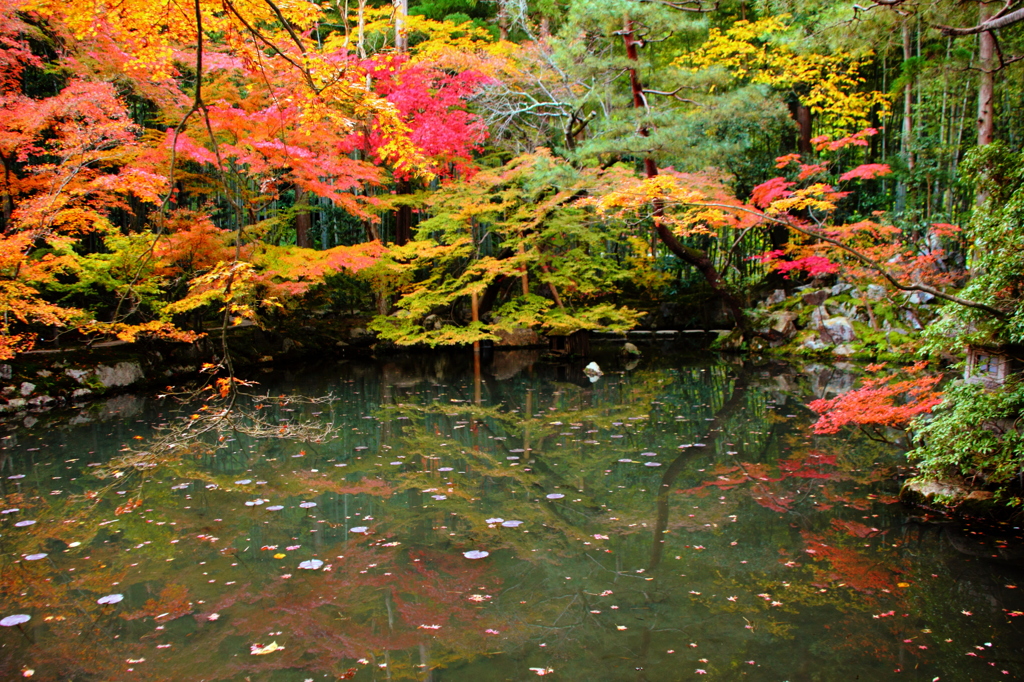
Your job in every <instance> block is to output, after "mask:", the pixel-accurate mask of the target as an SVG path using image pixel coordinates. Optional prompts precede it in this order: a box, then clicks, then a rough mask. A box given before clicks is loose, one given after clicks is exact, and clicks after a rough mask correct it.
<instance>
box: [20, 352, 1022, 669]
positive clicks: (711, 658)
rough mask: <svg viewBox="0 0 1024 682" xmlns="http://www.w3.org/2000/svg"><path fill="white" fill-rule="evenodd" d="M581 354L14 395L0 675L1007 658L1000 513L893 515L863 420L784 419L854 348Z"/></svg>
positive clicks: (885, 461) (889, 481)
mask: <svg viewBox="0 0 1024 682" xmlns="http://www.w3.org/2000/svg"><path fill="white" fill-rule="evenodd" d="M599 362H600V365H601V367H602V369H603V371H604V372H605V375H604V376H603V377H602V378H601V379H600V381H598V382H596V383H591V382H590V381H589V380H588V378H587V376H586V375H585V374H584V373H583V365H582V363H580V364H579V365H578V366H570V365H546V364H542V363H541V362H540V360H539V358H538V357H537V356H535V355H532V354H529V353H520V354H496V355H495V357H494V358H493V359H492V360H491V361H490V362H487V361H485V362H484V363H483V365H482V366H481V367H480V371H479V372H474V371H473V366H472V359H471V357H466V356H457V355H441V354H438V355H436V356H420V357H410V358H400V357H396V358H392V359H390V360H389V361H387V362H382V363H380V364H369V363H364V364H357V363H352V364H349V365H343V366H340V367H338V368H335V369H333V370H331V371H325V370H324V369H323V368H317V369H316V370H307V371H294V372H290V373H288V374H287V375H284V376H276V377H270V378H269V381H267V385H268V386H269V387H272V389H271V390H270V391H269V392H270V394H271V395H272V396H284V397H283V398H282V397H276V398H274V397H264V398H262V399H253V400H251V401H246V402H243V403H240V404H239V405H238V408H239V409H238V410H237V411H236V412H234V413H233V415H235V416H237V415H241V414H243V413H245V414H249V415H250V416H251V418H250V419H246V420H239V419H235V418H234V417H232V418H231V419H226V418H224V419H222V418H220V417H219V415H221V414H222V413H221V412H220V411H219V410H221V409H222V405H220V404H219V403H218V402H217V401H211V402H210V403H208V404H207V405H206V406H205V409H204V406H202V405H190V406H187V409H186V408H185V407H184V406H176V405H174V404H173V403H171V402H169V401H167V400H164V401H159V400H152V399H149V400H142V399H127V398H126V399H123V400H122V401H121V402H119V403H115V404H112V405H106V406H91V407H89V408H87V409H86V410H84V411H81V412H79V413H77V414H72V415H70V416H65V417H63V418H61V417H60V416H58V415H39V416H37V417H36V418H37V419H39V420H40V421H39V423H37V424H35V425H33V426H32V428H31V429H28V428H25V427H24V425H20V426H18V425H15V426H14V427H13V428H12V430H11V431H9V432H8V433H7V435H6V437H5V438H4V441H3V443H4V446H3V448H4V449H3V450H2V451H0V452H2V462H3V463H2V468H0V470H2V471H3V478H2V479H0V492H2V493H3V496H4V510H6V511H5V513H3V514H0V552H2V555H3V566H2V569H0V570H2V573H0V576H2V579H0V586H2V595H3V596H2V604H3V611H2V612H0V618H2V617H4V616H8V615H15V614H25V615H29V616H31V619H30V620H29V621H27V622H24V623H19V624H17V626H12V627H4V628H2V629H0V643H2V644H3V646H4V648H5V656H4V657H3V660H2V661H0V676H2V678H3V679H12V680H13V679H17V678H19V677H20V676H22V675H23V674H24V673H25V672H26V671H28V670H32V671H33V677H34V679H45V680H50V679H52V680H66V679H140V680H184V679H188V680H193V679H206V680H244V679H249V680H307V679H381V680H384V679H387V680H401V679H409V680H436V681H439V680H443V679H460V680H461V679H473V680H477V679H479V680H489V679H494V680H499V679H500V680H506V679H528V678H532V677H534V676H536V675H544V676H548V675H550V676H554V677H560V678H561V679H587V680H621V679H636V680H652V681H653V680H666V679H686V678H689V677H691V676H693V677H698V676H701V675H705V674H706V675H709V676H716V675H717V676H718V677H721V678H725V679H739V678H741V677H745V678H750V679H791V680H796V679H806V680H817V679H820V680H832V679H836V680H838V679H843V680H845V679H855V678H856V677H857V676H858V675H860V676H861V679H880V678H887V677H889V676H894V675H896V671H900V672H899V676H900V677H901V678H906V677H909V678H910V679H920V680H926V679H927V680H931V679H933V678H934V677H937V676H938V677H941V678H942V679H965V680H966V679H1004V678H1013V677H1014V676H1018V675H1020V674H1021V672H1022V666H1021V660H1020V658H1021V655H1020V653H1019V647H1016V646H1015V644H1014V642H1015V640H1014V637H1015V636H1017V635H1018V634H1019V633H1018V628H1019V625H1018V623H1020V622H1024V621H1021V617H1022V613H1021V609H1022V608H1024V604H1022V599H1021V598H1020V594H1019V593H1020V590H1018V589H1017V588H1016V584H1017V583H1018V582H1019V581H1020V577H1019V566H1020V556H1019V551H1018V550H1017V549H1016V548H1017V547H1019V536H1018V534H1017V533H1018V529H1016V528H1014V527H1013V526H1007V527H1006V528H1005V534H1004V535H1003V536H998V535H993V534H992V533H990V532H984V533H982V532H981V531H979V530H977V529H974V528H971V527H962V526H952V525H949V526H939V525H936V524H934V523H932V522H930V521H928V520H926V519H922V518H921V517H920V514H918V513H916V512H908V510H905V509H903V508H902V507H901V506H900V505H899V504H898V503H897V502H896V500H895V497H894V492H895V491H896V490H897V483H896V480H895V479H896V477H897V476H898V474H899V470H898V468H897V467H899V466H901V461H900V458H899V456H898V453H895V452H893V451H892V449H891V447H890V446H888V445H886V444H882V443H877V442H874V441H870V440H867V439H863V440H853V441H851V442H844V441H841V440H837V439H826V438H821V437H815V436H812V435H811V434H810V432H809V430H808V429H807V424H808V423H809V421H810V415H808V413H807V412H806V410H805V409H804V408H803V404H804V403H805V402H807V401H808V400H809V399H810V398H811V397H818V396H820V395H823V394H825V393H829V392H834V391H837V390H842V388H843V386H847V387H848V386H851V385H852V384H853V380H854V377H853V374H852V373H853V372H854V371H855V368H848V369H849V371H846V372H845V373H844V372H843V371H842V370H840V372H838V373H837V372H836V370H835V369H834V368H814V367H811V368H799V369H796V368H787V367H752V366H749V365H744V364H742V363H738V362H719V363H710V362H706V361H703V360H701V361H698V360H696V359H693V358H687V357H680V356H669V355H665V356H663V357H661V358H658V359H653V360H652V359H645V360H642V361H641V362H640V363H639V365H638V366H637V367H635V368H632V369H627V368H626V367H625V365H624V364H623V362H624V361H622V360H619V359H618V358H616V357H615V356H613V355H609V356H608V357H606V358H599ZM299 395H303V396H307V397H308V396H312V397H314V398H317V397H319V396H328V395H333V396H334V398H332V399H323V398H317V399H315V400H306V399H300V398H298V397H296V396H299ZM209 424H212V425H213V427H211V428H209V429H205V425H209ZM199 425H204V426H202V427H200V426H199ZM204 429H205V431H204ZM199 431H204V432H203V434H202V435H201V437H198V438H196V439H194V440H192V439H189V438H187V437H186V436H188V435H194V434H195V433H197V432H199ZM4 510H0V511H4ZM25 521H35V522H36V523H34V524H28V525H18V524H24V522H25ZM485 552H486V556H482V555H483V553H485ZM476 553H479V554H476ZM40 554H44V555H45V556H42V557H39V556H38V555H40ZM478 556H479V557H480V558H472V557H478ZM30 557H31V559H30ZM111 594H122V595H124V599H123V600H122V601H117V602H114V603H101V602H102V601H103V600H102V598H103V597H104V596H106V595H111ZM107 601H108V602H109V601H110V600H107ZM19 628H20V629H19ZM1004 670H1005V671H1006V673H1005V674H1004V673H1003V671H1004ZM996 675H998V677H995V676H996Z"/></svg>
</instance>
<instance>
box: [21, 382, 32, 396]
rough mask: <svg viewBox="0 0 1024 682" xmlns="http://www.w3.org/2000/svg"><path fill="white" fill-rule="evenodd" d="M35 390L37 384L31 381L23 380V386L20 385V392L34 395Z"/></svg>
mask: <svg viewBox="0 0 1024 682" xmlns="http://www.w3.org/2000/svg"><path fill="white" fill-rule="evenodd" d="M34 390H36V385H35V384H33V383H32V382H29V381H23V382H21V386H20V387H18V392H19V393H21V394H22V395H32V391H34Z"/></svg>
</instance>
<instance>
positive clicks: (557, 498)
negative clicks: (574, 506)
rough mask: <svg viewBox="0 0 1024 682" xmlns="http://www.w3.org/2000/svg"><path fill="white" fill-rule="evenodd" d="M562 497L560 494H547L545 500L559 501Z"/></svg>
mask: <svg viewBox="0 0 1024 682" xmlns="http://www.w3.org/2000/svg"><path fill="white" fill-rule="evenodd" d="M563 497H565V495H563V494H562V493H548V494H547V498H548V499H549V500H560V499H562V498H563Z"/></svg>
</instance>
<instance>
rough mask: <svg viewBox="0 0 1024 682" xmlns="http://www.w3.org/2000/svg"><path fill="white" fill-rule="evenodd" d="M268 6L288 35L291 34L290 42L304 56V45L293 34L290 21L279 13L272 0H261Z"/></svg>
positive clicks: (293, 30) (279, 10)
mask: <svg viewBox="0 0 1024 682" xmlns="http://www.w3.org/2000/svg"><path fill="white" fill-rule="evenodd" d="M263 1H264V2H265V3H267V5H268V6H269V7H270V11H271V12H273V13H274V15H275V16H276V17H277V18H278V19H279V20H280V21H281V24H282V25H283V26H284V28H285V30H286V31H288V35H289V36H291V39H292V42H293V43H295V45H296V47H298V48H299V54H301V55H303V56H305V54H306V46H305V45H303V44H302V39H301V38H299V36H297V35H296V34H295V29H293V28H292V25H291V22H289V21H288V20H287V19H285V18H284V14H282V13H281V9H280V8H279V7H278V6H277V5H275V4H274V2H273V0H263Z"/></svg>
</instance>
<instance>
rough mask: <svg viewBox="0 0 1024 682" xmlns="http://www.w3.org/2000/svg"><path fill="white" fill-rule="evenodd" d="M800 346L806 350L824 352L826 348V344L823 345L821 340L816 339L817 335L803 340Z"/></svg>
mask: <svg viewBox="0 0 1024 682" xmlns="http://www.w3.org/2000/svg"><path fill="white" fill-rule="evenodd" d="M800 346H801V347H803V348H804V349H806V350H825V349H826V348H828V344H827V343H823V342H822V340H821V339H819V338H818V335H817V334H815V335H813V336H808V337H807V338H806V339H804V340H803V343H801V344H800Z"/></svg>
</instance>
